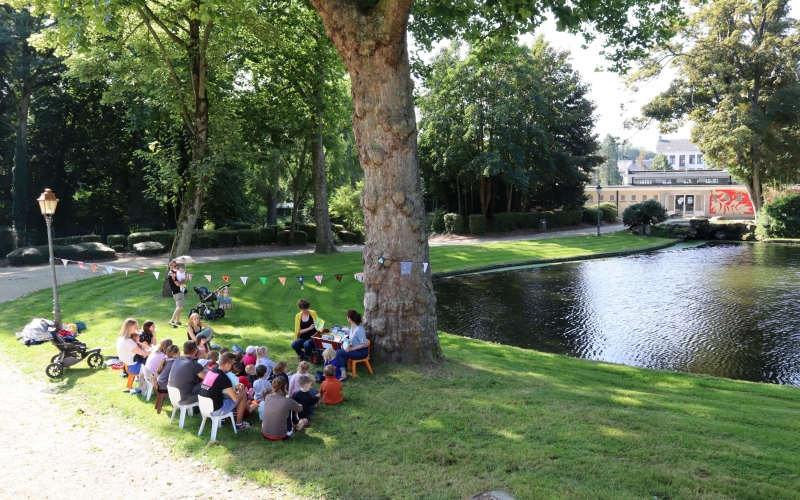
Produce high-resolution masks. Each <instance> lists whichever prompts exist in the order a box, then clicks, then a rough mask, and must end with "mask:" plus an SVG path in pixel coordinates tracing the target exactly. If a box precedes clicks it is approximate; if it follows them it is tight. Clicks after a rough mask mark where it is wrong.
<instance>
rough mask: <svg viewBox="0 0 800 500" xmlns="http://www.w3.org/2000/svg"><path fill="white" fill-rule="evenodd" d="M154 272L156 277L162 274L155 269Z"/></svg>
mask: <svg viewBox="0 0 800 500" xmlns="http://www.w3.org/2000/svg"><path fill="white" fill-rule="evenodd" d="M153 274H155V275H156V279H158V275H159V274H161V273H159V272H158V271H153Z"/></svg>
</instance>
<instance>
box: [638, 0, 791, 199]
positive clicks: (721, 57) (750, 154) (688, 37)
mask: <svg viewBox="0 0 800 500" xmlns="http://www.w3.org/2000/svg"><path fill="white" fill-rule="evenodd" d="M692 5H693V7H694V8H695V9H696V13H695V14H693V15H692V17H691V20H690V22H689V23H688V24H687V25H686V27H685V28H684V29H683V30H682V31H681V36H680V38H679V39H678V40H676V41H675V42H673V43H669V44H666V45H664V46H663V48H662V49H659V50H657V51H655V52H654V54H653V55H652V56H651V57H649V58H646V59H645V60H643V61H642V67H641V69H640V70H639V71H637V73H635V74H634V75H633V79H632V80H633V82H642V81H647V80H648V79H650V78H651V77H652V76H653V75H655V74H658V73H659V72H660V70H661V68H662V67H663V65H664V64H665V63H666V62H671V64H672V65H673V66H674V67H675V68H676V69H677V73H678V77H677V78H676V79H675V80H673V81H672V83H671V84H670V87H669V89H668V90H667V91H666V92H664V93H662V94H660V95H659V96H657V97H656V98H655V99H653V100H652V101H651V102H650V103H649V104H647V105H646V106H644V107H643V108H642V112H643V114H644V117H645V118H647V119H652V120H657V121H659V122H660V124H661V129H662V131H670V130H675V129H676V128H677V127H678V126H679V125H680V124H681V123H682V122H683V121H684V120H685V119H687V118H688V119H689V120H691V121H693V122H694V123H695V124H696V126H695V127H694V128H693V129H692V134H691V138H692V142H693V143H695V144H697V145H698V147H699V148H700V149H701V150H702V151H703V152H705V154H706V156H705V158H706V159H707V160H710V161H711V162H713V163H715V164H717V165H718V166H721V167H724V168H726V169H727V170H728V171H729V172H731V173H732V174H733V175H734V176H736V177H737V178H739V179H741V180H742V181H743V182H744V184H745V185H746V186H747V190H748V193H749V194H750V199H751V200H752V201H753V206H754V208H755V209H756V211H758V210H760V208H761V205H762V203H763V187H762V186H763V185H764V184H765V183H776V182H779V181H780V179H782V178H784V177H791V175H789V176H786V173H787V171H791V170H793V171H795V172H796V171H797V165H798V164H800V141H798V132H799V131H800V108H798V106H797V102H798V101H800V84H798V73H797V68H798V65H800V30H798V27H799V26H798V22H797V21H796V20H795V19H792V18H791V17H789V2H788V1H787V0H717V1H714V2H710V3H705V2H699V1H694V2H692Z"/></svg>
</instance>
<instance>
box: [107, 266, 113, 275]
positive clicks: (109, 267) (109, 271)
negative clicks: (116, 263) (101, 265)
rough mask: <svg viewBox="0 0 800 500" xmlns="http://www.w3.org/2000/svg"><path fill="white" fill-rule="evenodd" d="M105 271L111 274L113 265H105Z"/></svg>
mask: <svg viewBox="0 0 800 500" xmlns="http://www.w3.org/2000/svg"><path fill="white" fill-rule="evenodd" d="M106 272H107V273H108V274H111V273H113V272H114V268H113V267H111V266H106Z"/></svg>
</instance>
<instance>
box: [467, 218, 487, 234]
mask: <svg viewBox="0 0 800 500" xmlns="http://www.w3.org/2000/svg"><path fill="white" fill-rule="evenodd" d="M469 234H486V217H484V216H483V214H472V215H470V216H469Z"/></svg>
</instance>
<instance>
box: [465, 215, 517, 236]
mask: <svg viewBox="0 0 800 500" xmlns="http://www.w3.org/2000/svg"><path fill="white" fill-rule="evenodd" d="M471 226H472V222H470V227H471ZM515 229H517V216H516V215H515V214H514V213H512V212H504V213H501V214H494V216H493V217H492V230H493V231H496V232H498V233H504V232H506V231H513V230H515ZM470 232H472V230H471V229H470Z"/></svg>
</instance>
